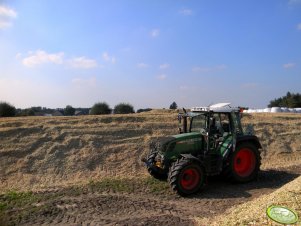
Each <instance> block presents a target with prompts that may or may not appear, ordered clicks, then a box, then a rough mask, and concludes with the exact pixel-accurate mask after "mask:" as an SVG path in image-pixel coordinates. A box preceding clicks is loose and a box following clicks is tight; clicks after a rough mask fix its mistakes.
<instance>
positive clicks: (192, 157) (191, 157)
mask: <svg viewBox="0 0 301 226" xmlns="http://www.w3.org/2000/svg"><path fill="white" fill-rule="evenodd" d="M181 156H182V157H183V158H185V159H190V160H195V161H198V162H200V163H202V162H201V160H200V159H198V158H197V157H195V156H193V155H192V154H181Z"/></svg>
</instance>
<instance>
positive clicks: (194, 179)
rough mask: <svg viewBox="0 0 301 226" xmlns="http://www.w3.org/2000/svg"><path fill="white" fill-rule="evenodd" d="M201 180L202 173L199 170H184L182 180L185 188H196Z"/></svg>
mask: <svg viewBox="0 0 301 226" xmlns="http://www.w3.org/2000/svg"><path fill="white" fill-rule="evenodd" d="M199 182H200V174H199V172H198V170H196V169H193V168H190V169H186V170H184V172H183V173H182V177H181V180H180V183H181V186H182V188H184V189H185V190H192V189H194V188H195V187H196V186H197V185H198V184H199Z"/></svg>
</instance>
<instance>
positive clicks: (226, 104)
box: [210, 103, 231, 109]
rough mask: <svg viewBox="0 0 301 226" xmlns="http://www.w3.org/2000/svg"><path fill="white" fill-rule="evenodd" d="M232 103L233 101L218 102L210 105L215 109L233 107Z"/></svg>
mask: <svg viewBox="0 0 301 226" xmlns="http://www.w3.org/2000/svg"><path fill="white" fill-rule="evenodd" d="M230 104H231V103H218V104H213V105H210V108H211V109H213V108H225V107H228V108H231V106H230Z"/></svg>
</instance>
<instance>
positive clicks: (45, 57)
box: [22, 50, 64, 67]
mask: <svg viewBox="0 0 301 226" xmlns="http://www.w3.org/2000/svg"><path fill="white" fill-rule="evenodd" d="M63 58H64V53H63V52H59V53H51V54H49V53H47V52H45V51H43V50H36V51H35V52H29V56H28V57H25V58H24V59H23V60H22V63H23V65H24V66H25V67H34V66H37V65H39V64H46V63H53V64H62V63H63Z"/></svg>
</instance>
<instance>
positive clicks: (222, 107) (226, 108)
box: [191, 103, 239, 112]
mask: <svg viewBox="0 0 301 226" xmlns="http://www.w3.org/2000/svg"><path fill="white" fill-rule="evenodd" d="M238 110H239V108H232V107H231V106H230V103H218V104H213V105H210V106H209V107H192V108H191V111H216V112H231V111H238Z"/></svg>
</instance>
